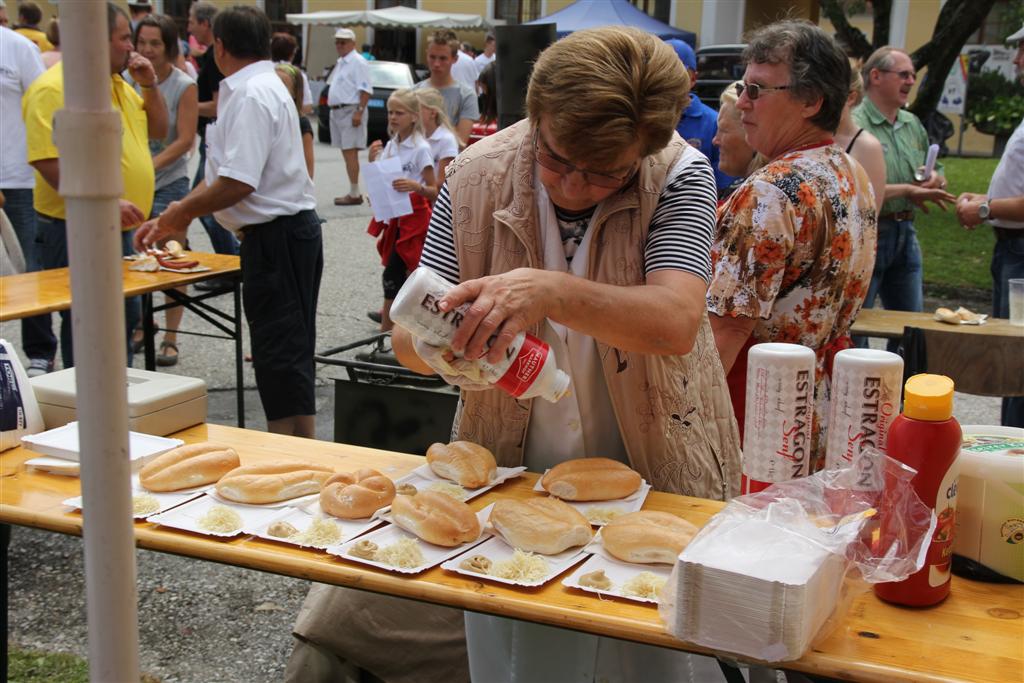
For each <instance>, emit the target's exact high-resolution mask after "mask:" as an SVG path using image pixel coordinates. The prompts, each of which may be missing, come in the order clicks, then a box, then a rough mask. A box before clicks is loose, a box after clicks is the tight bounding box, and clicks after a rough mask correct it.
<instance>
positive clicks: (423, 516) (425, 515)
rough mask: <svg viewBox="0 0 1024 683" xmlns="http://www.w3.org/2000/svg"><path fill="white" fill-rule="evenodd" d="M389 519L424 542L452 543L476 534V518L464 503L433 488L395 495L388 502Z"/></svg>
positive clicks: (463, 540) (477, 531)
mask: <svg viewBox="0 0 1024 683" xmlns="http://www.w3.org/2000/svg"><path fill="white" fill-rule="evenodd" d="M391 519H392V521H394V523H395V524H397V525H398V526H400V527H402V528H403V529H405V530H406V531H411V532H412V533H414V534H416V535H417V536H419V537H420V538H422V539H423V540H424V541H426V542H427V543H433V544H434V545H442V546H446V547H449V548H451V547H454V546H457V545H460V544H462V543H466V542H468V541H475V540H476V539H477V538H479V536H480V520H478V519H477V518H476V513H475V512H473V511H472V510H471V509H470V507H469V506H468V505H466V504H465V503H463V502H462V501H460V500H455V499H454V498H452V497H451V496H448V495H445V494H443V493H437V492H435V491H420V492H419V493H417V494H416V495H414V496H397V497H396V498H395V499H394V501H392V503H391Z"/></svg>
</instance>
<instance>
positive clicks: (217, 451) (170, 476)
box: [139, 442, 242, 493]
mask: <svg viewBox="0 0 1024 683" xmlns="http://www.w3.org/2000/svg"><path fill="white" fill-rule="evenodd" d="M241 464H242V463H241V462H239V460H238V453H236V452H235V450H234V449H233V448H228V447H227V446H222V445H220V444H215V443H209V442H207V443H195V444H189V445H187V446H178V447H177V448H172V449H171V450H169V451H167V452H166V453H162V454H160V455H158V456H157V457H156V458H154V459H153V460H152V461H150V462H149V463H147V464H146V466H145V467H143V468H142V469H141V470H139V483H141V484H142V487H143V488H145V489H146V490H147V491H155V492H158V493H159V492H165V491H180V490H181V489H188V488H192V487H193V486H202V485H203V484H212V483H214V482H215V481H217V480H218V479H220V478H221V477H223V476H224V475H225V474H227V473H228V472H230V471H231V470H233V469H235V468H236V467H238V466H239V465H241Z"/></svg>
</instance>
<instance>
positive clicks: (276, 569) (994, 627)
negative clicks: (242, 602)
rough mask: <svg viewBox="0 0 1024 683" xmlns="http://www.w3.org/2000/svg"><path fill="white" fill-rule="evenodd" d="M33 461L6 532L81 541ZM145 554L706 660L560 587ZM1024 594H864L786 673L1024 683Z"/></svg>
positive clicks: (290, 451)
mask: <svg viewBox="0 0 1024 683" xmlns="http://www.w3.org/2000/svg"><path fill="white" fill-rule="evenodd" d="M174 436H176V437H178V438H181V439H184V440H186V441H190V442H194V441H202V440H206V439H210V440H214V441H218V442H222V443H227V444H231V445H232V446H233V447H234V448H235V449H236V450H237V451H238V453H239V455H240V457H241V459H242V462H243V463H251V462H257V461H261V460H271V459H280V458H281V457H287V456H295V457H302V458H304V459H311V460H315V461H318V462H322V463H328V464H330V465H332V466H334V467H336V468H338V469H339V470H351V469H356V468H358V467H363V466H372V467H375V468H377V469H379V470H381V471H383V472H385V473H386V474H388V475H389V476H393V477H397V476H401V475H402V474H404V473H406V472H408V471H410V470H412V469H414V468H415V467H417V466H418V465H420V464H422V463H423V460H422V458H417V457H414V456H411V455H404V454H399V453H391V452H387V451H377V450H373V449H368V448H360V447H357V446H348V445H344V444H334V443H327V442H321V441H310V440H305V439H297V438H293V437H285V436H279V435H275V434H266V433H263V432H254V431H246V430H241V429H236V428H233V427H224V426H218V425H198V426H196V427H192V428H190V429H186V430H183V431H181V432H179V433H177V434H175V435H174ZM31 456H32V453H30V452H29V451H26V450H23V449H20V448H19V449H14V450H10V451H7V452H6V453H3V454H2V455H0V476H2V478H0V522H3V523H8V524H19V525H22V526H29V527H35V528H41V529H48V530H51V531H57V532H60V533H66V534H75V535H78V534H81V532H82V517H81V515H80V514H79V513H77V512H72V511H71V510H70V509H69V508H67V507H65V506H63V505H61V501H62V500H64V499H66V498H68V497H70V496H73V495H76V494H78V492H79V483H78V480H77V479H73V478H67V477H60V476H55V475H48V474H44V473H39V472H35V471H31V470H28V469H26V468H25V467H24V466H23V464H22V463H23V462H24V461H25V460H26V459H28V458H29V457H31ZM535 480H536V477H535V476H534V475H524V476H523V477H521V478H518V479H516V480H513V481H511V482H508V483H506V484H503V485H501V486H499V487H497V488H496V489H494V490H493V491H490V492H488V493H486V494H484V495H482V496H480V497H478V498H476V499H474V500H473V501H471V502H470V504H471V505H472V507H473V508H474V509H480V508H482V507H483V506H485V505H487V504H488V503H491V502H493V501H494V500H495V499H497V498H500V497H511V498H528V497H531V496H536V495H539V494H537V493H536V492H534V491H532V485H533V483H534V481H535ZM644 507H645V508H646V509H653V510H666V511H669V512H674V513H676V514H678V515H681V516H683V517H685V518H687V519H689V520H690V521H692V522H694V523H695V524H697V525H702V524H704V523H705V522H706V521H707V520H708V519H709V518H710V517H711V515H713V514H715V513H716V512H717V511H718V510H720V509H721V507H722V504H721V503H717V502H714V501H710V500H703V499H698V498H688V497H685V496H675V495H670V494H662V493H652V494H651V495H650V497H649V498H648V499H647V503H646V504H645V506H644ZM135 538H136V542H137V544H138V546H139V547H142V548H148V549H151V550H158V551H162V552H169V553H174V554H178V555H185V556H188V557H195V558H198V559H204V560H210V561H215V562H222V563H227V564H233V565H237V566H242V567H249V568H252V569H259V570H262V571H268V572H273V573H275V574H282V575H286V576H293V577H297V578H302V579H310V580H314V581H321V582H325V583H331V584H335V585H339V586H350V587H354V588H359V589H362V590H369V591H373V592H378V593H386V594H389V595H397V596H402V597H406V598H412V599H415V600H422V601H426V602H433V603H439V604H444V605H450V606H453V607H458V608H462V609H468V610H474V611H479V612H486V613H491V614H500V615H502V616H507V617H514V618H517V619H523V620H527V621H534V622H538V623H543V624H550V625H554V626H560V627H563V628H569V629H574V630H578V631H585V632H587V633H596V634H599V635H605V636H612V637H615V638H623V639H626V640H632V641H638V642H643V643H650V644H654V645H659V646H663V647H669V648H675V649H684V650H688V651H692V652H702V653H708V652H709V651H708V650H706V649H704V648H701V647H697V646H692V645H689V644H686V643H683V642H681V641H679V640H676V639H675V638H673V637H672V636H670V635H668V634H667V633H666V632H665V631H664V628H663V626H662V623H661V621H660V620H659V618H658V614H657V611H656V609H655V608H654V607H653V606H650V605H643V604H638V603H633V602H629V601H625V600H617V599H603V600H602V599H598V598H597V597H596V596H592V595H590V594H587V593H583V592H578V591H574V590H571V589H568V588H565V587H564V586H562V585H561V583H560V582H559V581H558V580H557V579H556V580H555V581H552V582H550V583H549V584H547V585H546V586H544V587H541V588H535V589H516V588H512V587H505V586H503V585H501V584H496V583H488V582H486V581H473V580H470V579H467V578H465V577H463V576H460V575H458V574H452V573H449V572H446V571H444V570H442V569H440V568H434V569H430V570H428V571H426V572H423V573H422V574H418V575H416V576H415V577H406V576H402V575H398V574H392V573H390V572H386V571H383V570H379V569H376V568H373V567H369V566H366V565H359V564H354V563H351V564H350V563H346V562H345V561H344V560H341V559H339V558H335V557H333V556H330V555H327V554H325V553H322V552H316V551H312V550H302V549H299V548H295V547H292V546H288V545H283V544H278V543H274V542H271V541H265V540H262V539H258V538H254V537H251V536H244V535H243V536H239V537H236V538H234V539H229V540H221V539H217V538H213V537H206V536H200V535H196V534H190V533H187V532H183V531H177V530H175V529H167V528H163V527H159V526H156V525H154V524H150V523H147V522H137V523H136V524H135ZM1022 613H1024V586H1000V585H992V584H984V583H978V582H974V581H969V580H966V579H960V578H957V577H954V578H953V592H952V595H951V596H950V597H949V599H947V600H946V601H945V602H944V603H942V604H941V605H939V606H937V607H934V608H930V609H903V608H899V607H894V606H891V605H887V604H885V603H883V602H881V601H879V600H878V599H876V598H875V597H874V595H873V594H871V593H866V594H864V595H861V596H860V597H858V598H857V599H856V600H855V601H854V602H853V605H852V607H851V609H850V611H849V613H848V614H847V615H846V616H845V617H844V618H843V620H842V623H841V624H840V625H839V626H838V627H837V628H836V629H835V630H834V631H833V632H832V633H831V634H830V635H828V636H827V637H826V638H825V639H824V640H823V641H821V642H820V643H817V644H816V645H815V646H814V647H813V648H812V649H811V650H810V651H809V652H808V653H807V654H806V655H805V656H804V657H803V658H802V659H800V660H797V661H794V662H786V663H785V665H784V666H785V667H786V668H788V669H793V670H797V671H803V672H807V673H811V674H817V675H823V676H830V677H834V678H840V679H844V680H857V681H879V682H886V683H888V682H890V681H928V682H938V681H985V682H986V683H990V682H992V681H1019V680H1021V672H1022V671H1024V646H1022V645H1024V619H1022Z"/></svg>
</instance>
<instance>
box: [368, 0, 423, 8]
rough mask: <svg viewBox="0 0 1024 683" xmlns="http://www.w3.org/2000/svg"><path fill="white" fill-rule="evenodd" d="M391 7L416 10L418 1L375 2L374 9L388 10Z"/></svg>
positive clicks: (380, 0)
mask: <svg viewBox="0 0 1024 683" xmlns="http://www.w3.org/2000/svg"><path fill="white" fill-rule="evenodd" d="M389 7H411V8H413V9H416V0H374V2H373V8H374V9H388V8H389Z"/></svg>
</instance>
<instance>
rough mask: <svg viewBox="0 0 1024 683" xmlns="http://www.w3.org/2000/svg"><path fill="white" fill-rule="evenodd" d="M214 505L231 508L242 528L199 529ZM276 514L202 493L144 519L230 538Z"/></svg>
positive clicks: (267, 509) (185, 529) (162, 524)
mask: <svg viewBox="0 0 1024 683" xmlns="http://www.w3.org/2000/svg"><path fill="white" fill-rule="evenodd" d="M214 505H223V506H224V507H228V508H231V509H232V510H234V511H235V512H237V513H238V515H239V516H240V517H241V518H242V526H240V527H239V528H238V529H237V530H236V531H231V532H228V533H219V532H215V531H207V530H206V529H203V528H200V526H199V524H198V522H199V518H200V517H202V516H203V515H204V514H206V512H207V511H208V510H209V509H210V508H212V507H213V506H214ZM276 513H277V510H276V509H275V508H259V507H254V506H251V505H238V504H237V503H223V502H221V501H219V500H217V499H216V498H214V497H213V496H211V495H209V494H208V493H204V494H203V495H201V496H199V497H198V498H196V499H195V500H192V501H189V502H188V503H185V504H184V505H180V506H178V507H176V508H173V509H171V510H168V511H167V512H161V513H159V514H155V515H151V516H149V517H147V518H146V521H148V522H154V523H156V524H159V525H161V526H167V527H172V528H174V529H182V530H183V531H191V532H193V533H197V534H203V535H204V536H220V537H223V538H230V537H232V536H237V535H238V534H241V533H245V529H247V528H253V527H256V526H259V524H260V523H261V522H262V521H263V520H264V519H267V518H269V517H271V516H273V515H274V514H276Z"/></svg>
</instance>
